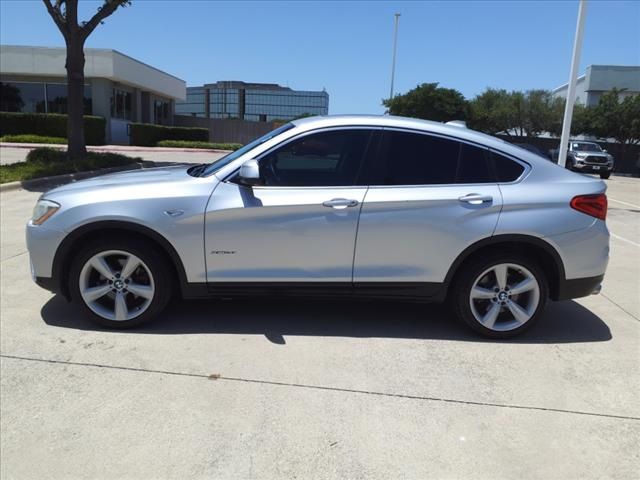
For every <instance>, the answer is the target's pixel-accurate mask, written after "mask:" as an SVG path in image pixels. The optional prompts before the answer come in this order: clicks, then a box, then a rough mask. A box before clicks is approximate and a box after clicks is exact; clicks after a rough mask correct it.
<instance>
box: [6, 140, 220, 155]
mask: <svg viewBox="0 0 640 480" xmlns="http://www.w3.org/2000/svg"><path fill="white" fill-rule="evenodd" d="M119 147H120V146H118V145H109V146H103V145H93V146H92V145H87V151H89V152H98V153H99V152H146V153H156V152H158V153H171V152H175V153H197V152H205V153H225V152H231V151H232V150H220V149H217V148H179V147H131V146H124V148H119ZM0 148H24V149H28V150H33V149H34V148H53V149H56V150H66V149H67V146H66V145H61V144H58V143H28V144H25V143H8V142H1V143H0Z"/></svg>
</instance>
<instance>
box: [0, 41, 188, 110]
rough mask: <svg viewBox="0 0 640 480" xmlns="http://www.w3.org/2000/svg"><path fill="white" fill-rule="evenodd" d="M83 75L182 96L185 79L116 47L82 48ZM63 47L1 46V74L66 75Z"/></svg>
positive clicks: (181, 97) (177, 97) (167, 95)
mask: <svg viewBox="0 0 640 480" xmlns="http://www.w3.org/2000/svg"><path fill="white" fill-rule="evenodd" d="M84 54H85V67H84V74H85V77H86V78H106V79H109V80H112V81H114V82H120V83H123V84H127V85H132V86H134V87H138V88H141V89H143V90H149V91H151V92H154V93H156V94H159V95H162V96H166V97H170V98H174V99H180V100H182V99H184V98H185V97H186V83H185V81H184V80H182V79H180V78H178V77H176V76H174V75H171V74H169V73H167V72H163V71H162V70H159V69H157V68H155V67H153V66H151V65H148V64H146V63H144V62H141V61H139V60H136V59H134V58H132V57H129V56H128V55H125V54H123V53H120V52H118V51H117V50H111V49H102V48H85V49H84ZM65 61H66V49H65V48H64V47H31V46H23V45H2V46H0V73H1V74H3V75H29V76H53V77H59V76H62V77H66V75H67V72H66V70H65V67H64V65H65Z"/></svg>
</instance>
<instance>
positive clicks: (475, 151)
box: [456, 143, 494, 183]
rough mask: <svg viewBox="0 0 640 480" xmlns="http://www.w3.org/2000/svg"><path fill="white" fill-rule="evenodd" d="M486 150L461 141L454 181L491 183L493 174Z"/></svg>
mask: <svg viewBox="0 0 640 480" xmlns="http://www.w3.org/2000/svg"><path fill="white" fill-rule="evenodd" d="M487 153H488V152H487V150H485V149H483V148H479V147H474V146H473V145H468V144H466V143H462V144H461V147H460V159H459V161H458V174H457V175H456V183H491V182H493V181H494V180H493V175H492V174H491V169H490V168H489V162H488V161H487Z"/></svg>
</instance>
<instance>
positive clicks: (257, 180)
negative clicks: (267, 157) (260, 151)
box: [238, 159, 262, 186]
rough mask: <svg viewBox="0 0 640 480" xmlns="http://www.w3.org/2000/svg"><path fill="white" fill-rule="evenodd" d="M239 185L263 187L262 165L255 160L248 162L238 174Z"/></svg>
mask: <svg viewBox="0 0 640 480" xmlns="http://www.w3.org/2000/svg"><path fill="white" fill-rule="evenodd" d="M238 180H239V183H242V184H243V185H249V186H254V185H262V178H261V177H260V165H258V161H257V160H255V159H251V160H247V161H246V162H244V163H243V164H242V166H241V167H240V172H239V173H238Z"/></svg>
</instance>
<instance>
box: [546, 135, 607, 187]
mask: <svg viewBox="0 0 640 480" xmlns="http://www.w3.org/2000/svg"><path fill="white" fill-rule="evenodd" d="M551 152H552V153H551V155H552V158H553V159H554V160H555V161H556V162H557V160H558V150H557V149H555V150H551ZM613 167H614V160H613V156H612V155H611V154H609V153H608V152H607V151H606V150H603V149H602V147H600V145H598V144H597V143H594V142H583V141H575V140H571V141H570V142H569V148H568V150H567V161H566V163H565V168H567V169H569V170H573V171H574V172H581V173H596V174H599V175H600V178H602V179H607V178H609V177H610V176H611V172H613Z"/></svg>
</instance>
